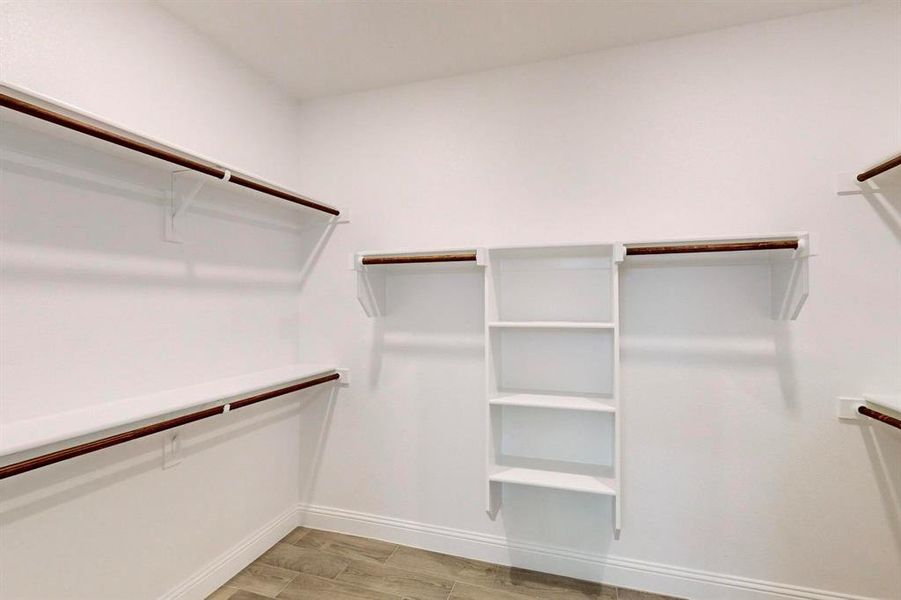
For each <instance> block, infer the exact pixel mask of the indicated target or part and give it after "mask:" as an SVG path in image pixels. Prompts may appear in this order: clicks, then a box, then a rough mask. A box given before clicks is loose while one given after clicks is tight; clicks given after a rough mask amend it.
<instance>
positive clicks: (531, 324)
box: [488, 321, 616, 329]
mask: <svg viewBox="0 0 901 600" xmlns="http://www.w3.org/2000/svg"><path fill="white" fill-rule="evenodd" d="M488 327H492V328H507V329H613V328H615V327H616V325H614V324H613V323H609V322H603V321H492V322H490V323H488Z"/></svg>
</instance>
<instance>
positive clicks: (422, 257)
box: [363, 252, 476, 265]
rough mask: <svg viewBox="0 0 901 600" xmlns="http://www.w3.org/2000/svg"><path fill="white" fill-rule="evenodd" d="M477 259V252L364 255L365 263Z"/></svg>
mask: <svg viewBox="0 0 901 600" xmlns="http://www.w3.org/2000/svg"><path fill="white" fill-rule="evenodd" d="M474 260H476V253H475V252H455V253H453V254H410V255H406V256H404V255H402V254H396V255H395V254H392V255H387V254H386V255H379V256H364V257H363V264H364V265H402V264H410V263H435V262H466V261H474Z"/></svg>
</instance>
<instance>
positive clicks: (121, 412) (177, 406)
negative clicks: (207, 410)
mask: <svg viewBox="0 0 901 600" xmlns="http://www.w3.org/2000/svg"><path fill="white" fill-rule="evenodd" d="M336 371H339V369H337V368H336V367H334V366H326V365H309V364H294V365H290V366H287V367H280V368H277V369H269V370H266V371H258V372H255V373H249V374H246V375H239V376H237V377H228V378H226V379H217V380H215V381H209V382H206V383H201V384H197V385H190V386H186V387H180V388H175V389H171V390H166V391H163V392H156V393H153V394H145V395H142V396H135V397H132V398H126V399H123V400H118V401H115V402H109V403H106V404H98V405H95V406H90V407H87V408H81V409H77V410H71V411H67V412H63V413H57V414H54V415H50V416H48V417H43V418H37V419H29V420H22V421H13V422H11V423H3V424H0V456H6V455H8V454H14V453H16V452H22V451H24V450H30V449H32V448H38V447H40V446H46V445H48V444H53V443H56V442H60V441H63V440H69V439H73V438H77V437H80V436H84V435H89V434H92V433H97V432H98V431H103V430H105V429H111V428H114V427H120V426H123V425H126V424H130V423H136V422H139V421H143V420H146V419H152V418H154V417H158V416H160V415H165V414H169V413H174V412H176V411H182V410H186V409H189V408H194V407H198V406H201V405H204V404H210V403H214V402H220V401H223V400H230V399H233V398H238V397H241V396H246V395H248V394H254V393H258V392H265V391H268V390H270V389H275V388H278V387H283V386H284V385H285V384H291V383H294V382H299V381H301V380H304V379H308V378H311V377H317V376H320V375H326V374H329V373H334V372H336Z"/></svg>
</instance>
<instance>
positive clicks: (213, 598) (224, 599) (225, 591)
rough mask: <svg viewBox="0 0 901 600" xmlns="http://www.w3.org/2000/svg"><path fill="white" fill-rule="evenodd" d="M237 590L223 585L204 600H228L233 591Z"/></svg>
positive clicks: (233, 593)
mask: <svg viewBox="0 0 901 600" xmlns="http://www.w3.org/2000/svg"><path fill="white" fill-rule="evenodd" d="M237 591H238V588H235V587H231V586H229V585H227V584H226V585H224V586H222V587H221V588H219V589H218V590H216V591H215V592H213V593H212V594H210V595H209V596H207V597H206V600H229V599H230V598H231V597H232V596H234V595H235V593H236V592H237Z"/></svg>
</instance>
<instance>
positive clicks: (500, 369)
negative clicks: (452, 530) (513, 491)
mask: <svg viewBox="0 0 901 600" xmlns="http://www.w3.org/2000/svg"><path fill="white" fill-rule="evenodd" d="M618 263H619V260H618V259H617V252H616V247H615V246H614V245H613V244H598V245H579V246H535V247H514V248H492V249H490V250H488V260H487V263H486V269H485V320H486V324H485V340H486V343H485V363H486V371H485V385H486V397H487V400H488V402H487V407H486V415H487V419H486V423H487V433H486V436H487V456H486V458H487V482H488V484H487V490H486V491H487V497H486V507H487V511H488V514H489V515H490V516H491V517H492V518H494V517H495V516H496V515H497V512H498V510H499V509H500V507H501V501H502V495H503V484H513V485H525V486H533V487H543V488H551V489H557V490H567V491H575V492H583V493H587V494H596V495H601V496H612V497H613V502H614V503H615V505H616V507H615V511H614V514H615V515H616V517H615V520H616V524H615V525H616V529H617V530H619V529H620V522H619V514H620V511H619V502H620V498H621V494H620V487H619V472H620V458H621V457H620V452H619V448H618V446H619V444H618V441H619V437H620V436H619V429H620V419H619V418H618V415H617V414H616V413H617V410H618V408H619V399H618V389H619V323H618V321H619V310H618V306H619V300H618V281H619V277H618ZM561 413H576V414H575V415H566V414H561ZM586 413H587V414H586Z"/></svg>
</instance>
